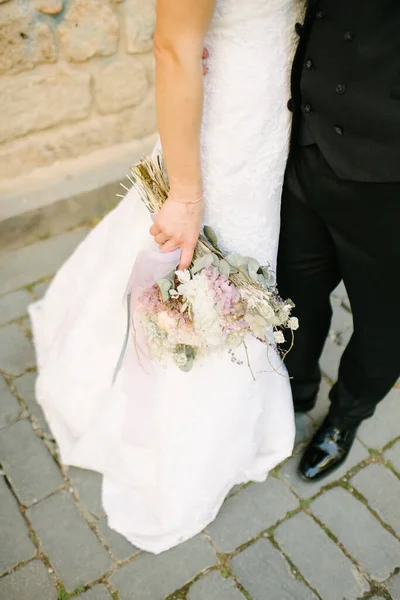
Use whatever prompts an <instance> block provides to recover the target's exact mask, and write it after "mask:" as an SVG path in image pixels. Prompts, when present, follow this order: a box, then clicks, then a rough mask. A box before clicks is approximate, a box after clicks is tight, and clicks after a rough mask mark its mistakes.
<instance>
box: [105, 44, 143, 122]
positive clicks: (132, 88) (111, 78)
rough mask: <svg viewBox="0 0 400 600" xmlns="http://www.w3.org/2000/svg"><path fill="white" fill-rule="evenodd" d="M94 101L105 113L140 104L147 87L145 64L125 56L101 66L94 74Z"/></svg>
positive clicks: (137, 59) (133, 57)
mask: <svg viewBox="0 0 400 600" xmlns="http://www.w3.org/2000/svg"><path fill="white" fill-rule="evenodd" d="M94 81H95V93H96V103H97V106H98V108H99V110H100V112H102V113H104V114H107V113H113V112H118V111H120V110H122V109H124V108H129V107H132V106H137V105H139V104H141V103H142V102H143V101H144V100H145V98H146V96H147V92H148V89H149V80H148V77H147V70H146V66H145V65H144V64H143V63H142V62H141V60H140V58H139V57H136V56H126V57H124V58H119V59H118V60H115V61H113V62H110V63H109V64H107V65H105V66H103V67H102V68H101V69H100V70H99V71H98V72H97V73H96V75H95V78H94Z"/></svg>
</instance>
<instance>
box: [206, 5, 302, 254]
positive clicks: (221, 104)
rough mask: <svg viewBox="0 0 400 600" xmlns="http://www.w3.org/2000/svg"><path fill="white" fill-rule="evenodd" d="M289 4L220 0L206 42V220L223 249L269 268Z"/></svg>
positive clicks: (282, 147)
mask: <svg viewBox="0 0 400 600" xmlns="http://www.w3.org/2000/svg"><path fill="white" fill-rule="evenodd" d="M301 10H302V5H301V3H299V2H295V1H293V0H246V2H243V1H241V0H219V1H218V2H217V7H216V11H215V15H214V18H213V21H212V25H211V28H210V31H209V35H208V37H207V41H206V44H207V48H208V49H209V52H210V58H209V73H208V75H207V77H206V83H205V106H204V122H203V136H202V148H203V171H204V179H205V190H206V202H207V213H206V222H207V224H209V225H211V226H212V227H213V228H214V229H215V230H216V231H217V233H218V234H219V238H220V241H221V245H222V246H223V247H225V249H227V250H232V251H238V252H241V253H244V254H249V255H252V256H255V257H257V258H258V259H259V260H260V261H261V262H264V263H267V262H269V263H271V264H272V265H274V264H275V258H276V248H277V240H278V232H279V206H280V194H281V188H282V181H283V174H284V169H285V163H286V158H287V151H288V138H289V129H290V113H289V112H288V110H287V106H286V105H287V101H288V98H289V81H290V67H291V62H292V58H293V54H294V50H295V43H296V35H295V32H294V25H295V22H296V19H297V18H298V17H299V12H300V11H301Z"/></svg>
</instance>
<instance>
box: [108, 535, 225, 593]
mask: <svg viewBox="0 0 400 600" xmlns="http://www.w3.org/2000/svg"><path fill="white" fill-rule="evenodd" d="M216 562H217V557H216V555H215V553H214V551H213V549H212V546H211V544H210V543H209V542H207V540H205V539H204V538H203V537H202V536H197V537H195V538H193V539H191V540H189V541H188V542H185V543H184V544H181V545H180V546H176V547H175V548H173V549H172V550H170V551H169V552H163V553H162V554H159V555H154V554H140V555H139V556H138V557H137V558H135V559H134V560H133V561H132V562H130V563H129V564H128V565H126V566H125V567H122V569H120V570H119V571H117V573H116V574H115V575H113V576H112V577H111V584H112V585H113V586H114V587H116V588H117V590H118V591H119V595H120V600H163V598H165V597H166V596H168V595H169V594H171V593H172V592H174V591H175V590H178V589H180V588H181V587H183V586H184V585H186V584H187V583H188V582H189V581H191V580H192V579H193V578H194V577H195V576H196V575H197V574H198V573H200V572H201V571H203V570H204V569H206V568H207V567H210V566H212V565H214V564H215V563H216ZM155 574H156V575H157V576H155Z"/></svg>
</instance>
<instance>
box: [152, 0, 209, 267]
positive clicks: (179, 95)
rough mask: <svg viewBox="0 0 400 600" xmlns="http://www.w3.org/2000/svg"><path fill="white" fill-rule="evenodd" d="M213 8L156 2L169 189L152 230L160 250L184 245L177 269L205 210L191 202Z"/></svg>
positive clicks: (204, 3)
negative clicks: (206, 39)
mask: <svg viewBox="0 0 400 600" xmlns="http://www.w3.org/2000/svg"><path fill="white" fill-rule="evenodd" d="M214 6H215V0H157V24H156V31H155V36H154V48H155V55H156V76H157V80H156V81H157V116H158V127H159V132H160V136H161V142H162V147H163V152H164V158H165V164H166V167H167V171H168V177H169V181H170V185H171V193H170V198H169V199H168V201H167V203H166V205H165V207H164V208H163V210H162V212H161V213H160V215H159V217H158V219H157V221H156V223H155V225H154V226H153V227H152V229H151V232H152V234H153V235H154V236H155V239H156V241H157V243H159V244H160V246H161V247H162V249H163V250H165V251H168V250H173V249H175V248H178V247H180V248H182V251H183V256H182V264H181V267H187V266H189V264H188V261H189V263H190V260H191V255H192V254H193V248H194V246H195V244H196V242H197V238H198V235H199V231H200V227H201V220H202V214H203V203H202V202H199V203H196V204H190V203H192V202H194V201H195V200H197V199H198V198H200V197H201V195H202V193H203V182H202V174H201V164H200V127H201V118H202V110H203V65H202V56H203V45H204V37H205V35H206V33H207V30H208V27H209V24H210V21H211V18H212V14H213V11H214ZM184 203H188V204H184Z"/></svg>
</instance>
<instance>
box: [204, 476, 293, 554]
mask: <svg viewBox="0 0 400 600" xmlns="http://www.w3.org/2000/svg"><path fill="white" fill-rule="evenodd" d="M297 506H298V501H297V499H296V497H295V496H294V495H293V494H292V493H291V491H290V490H289V488H288V487H287V486H286V485H285V484H284V483H283V482H282V481H279V480H277V479H275V478H274V477H270V478H269V479H267V481H266V482H265V483H257V484H253V485H250V486H249V487H247V488H245V489H244V490H243V491H241V492H239V493H238V494H235V495H234V496H232V497H230V498H228V499H227V500H226V501H225V503H224V505H223V506H222V508H221V510H220V512H219V514H218V516H217V518H216V519H215V521H214V522H213V523H211V525H209V526H208V527H207V531H208V533H209V534H210V535H211V537H212V539H213V541H214V542H215V544H216V545H217V547H218V548H219V550H221V551H222V552H231V551H232V550H235V548H237V547H238V546H241V545H242V544H244V543H245V542H247V541H249V540H250V539H252V538H254V537H256V536H257V535H258V534H259V533H261V532H262V531H264V530H266V529H268V527H270V526H271V525H273V524H274V523H276V521H278V520H279V519H281V518H283V517H284V516H285V515H286V513H287V512H288V511H290V510H294V509H295V508H297Z"/></svg>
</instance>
